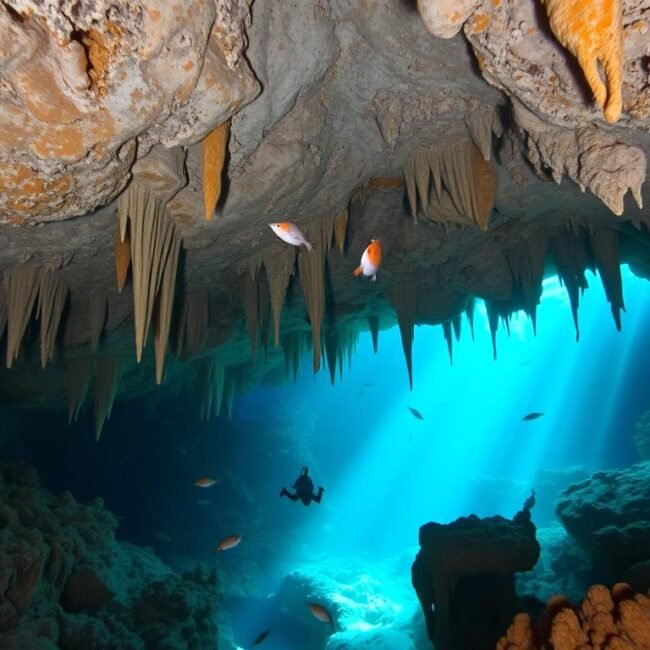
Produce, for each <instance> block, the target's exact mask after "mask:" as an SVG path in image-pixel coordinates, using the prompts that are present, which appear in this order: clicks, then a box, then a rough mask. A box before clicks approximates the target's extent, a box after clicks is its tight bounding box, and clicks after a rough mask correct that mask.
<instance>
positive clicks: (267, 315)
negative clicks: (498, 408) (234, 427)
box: [0, 0, 650, 430]
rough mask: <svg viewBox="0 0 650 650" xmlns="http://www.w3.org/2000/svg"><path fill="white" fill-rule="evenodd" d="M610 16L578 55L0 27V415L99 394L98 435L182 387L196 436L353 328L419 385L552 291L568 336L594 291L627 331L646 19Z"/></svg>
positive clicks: (192, 21) (180, 28)
mask: <svg viewBox="0 0 650 650" xmlns="http://www.w3.org/2000/svg"><path fill="white" fill-rule="evenodd" d="M569 4H573V5H579V4H580V2H579V0H573V1H572V2H570V3H569ZM582 4H583V5H584V6H586V7H588V8H589V7H591V8H592V9H593V7H595V6H596V5H600V4H602V3H600V2H597V1H596V0H594V1H593V2H586V1H583V2H582ZM608 4H610V5H612V6H613V7H614V9H613V10H612V11H614V14H613V15H612V17H611V21H610V23H611V24H610V23H608V24H607V26H606V27H607V33H606V34H604V35H602V36H601V35H600V34H596V36H597V37H598V38H596V37H594V38H592V39H591V41H595V42H596V49H597V48H598V47H600V48H601V50H602V51H600V50H598V51H595V53H594V52H591V51H590V52H587V53H585V52H584V45H583V40H581V38H582V36H584V34H583V32H584V31H585V30H587V31H588V30H589V29H592V28H591V27H590V26H589V25H588V24H587V26H586V27H585V26H584V25H582V26H581V27H580V29H582V30H583V32H580V30H579V29H578V28H577V27H576V26H575V25H573V24H570V23H566V22H562V17H559V18H558V15H557V12H555V13H554V7H555V5H556V3H554V2H552V1H549V2H547V4H546V5H544V4H543V3H540V2H537V1H536V0H524V1H522V0H519V1H516V0H501V1H498V0H486V1H483V2H480V1H476V0H472V1H469V2H455V3H449V2H445V1H441V2H433V1H432V0H419V1H418V2H417V3H416V2H415V1H413V0H358V1H355V0H300V1H296V2H287V1H285V0H255V1H254V2H252V3H251V2H249V1H246V0H209V1H208V2H205V1H199V0H192V1H189V2H188V1H186V0H184V1H183V2H174V1H172V0H169V1H163V0H140V1H138V2H129V3H115V2H110V1H109V0H94V1H92V2H90V0H88V1H84V0H81V1H79V2H69V1H64V0H59V1H56V0H46V1H45V2H36V1H30V0H4V1H3V2H0V30H2V34H3V39H2V43H1V44H0V161H1V165H0V272H1V273H2V277H3V283H2V288H1V289H0V335H2V333H3V331H4V336H3V338H2V343H1V346H0V352H1V354H2V357H3V361H4V358H5V357H6V361H7V364H6V365H8V366H11V368H10V369H2V370H0V395H1V396H2V398H3V399H4V400H5V401H6V402H8V403H10V404H13V405H19V406H32V407H46V408H65V407H66V406H68V408H69V409H70V413H71V417H74V416H75V415H76V413H77V411H78V410H79V409H80V408H81V406H82V404H83V403H84V402H86V401H92V399H93V397H92V395H93V394H94V395H95V397H94V400H95V417H96V424H97V428H98V430H101V425H102V423H103V420H104V419H105V417H107V416H108V414H109V413H110V407H111V404H112V402H113V400H114V399H115V398H118V399H122V398H127V397H132V396H135V395H138V394H142V393H146V392H150V391H153V390H156V391H158V393H159V394H160V395H165V396H166V395H170V394H174V395H176V394H178V393H179V391H182V390H184V389H186V388H187V387H188V386H194V389H191V390H192V392H193V394H194V395H197V396H198V398H199V401H200V402H201V404H202V409H203V413H202V414H203V415H204V416H205V417H207V416H209V415H210V414H211V412H213V411H215V410H219V408H220V407H221V404H222V402H223V404H224V405H226V404H232V398H233V396H234V395H235V394H236V392H237V391H241V390H245V389H246V388H247V387H249V386H251V385H253V384H255V383H257V382H259V381H265V380H268V381H281V380H282V379H283V378H284V376H285V373H286V374H289V375H291V373H292V372H293V370H294V369H295V363H296V359H297V358H298V356H299V355H300V353H301V352H303V351H306V350H307V349H308V348H311V349H313V365H314V369H315V370H316V369H327V368H329V369H330V371H331V373H332V375H334V374H335V373H336V374H338V372H339V371H340V369H341V368H342V363H343V356H345V355H347V354H349V353H350V352H351V350H352V349H353V347H354V342H355V338H356V335H357V334H358V332H359V331H362V330H367V329H369V328H370V329H371V330H374V331H375V332H376V331H377V329H385V328H386V327H389V326H392V325H394V324H395V323H398V322H399V325H400V328H401V331H402V335H403V342H404V346H405V353H406V356H407V359H408V358H409V356H410V351H409V346H410V343H409V339H411V338H412V329H413V326H414V325H415V324H420V323H431V324H442V325H443V327H444V328H445V331H446V334H447V335H448V338H449V339H451V334H449V332H450V331H451V329H452V325H453V326H454V327H456V328H457V327H458V322H459V317H460V316H461V315H462V314H463V313H466V314H468V315H469V314H471V310H472V304H473V300H474V298H481V299H485V300H487V303H486V304H487V307H488V315H489V316H490V318H491V324H492V325H493V329H496V328H497V327H498V325H499V323H503V324H506V325H507V320H508V318H509V315H510V314H511V313H513V312H514V311H517V310H519V309H524V310H525V311H526V312H527V313H528V314H529V316H531V318H532V319H533V320H534V319H535V308H536V305H537V303H538V301H539V297H540V295H541V280H542V278H543V277H544V275H545V274H549V273H555V272H559V274H560V276H561V278H562V280H563V282H564V284H565V285H566V286H567V290H568V291H569V294H570V297H571V299H572V303H573V306H574V308H575V309H576V310H577V302H578V300H579V291H581V290H582V289H583V288H584V286H583V283H584V271H585V270H586V269H592V270H594V269H595V270H597V271H599V273H600V276H601V279H602V281H603V284H604V285H605V290H606V294H607V297H608V300H609V301H610V303H611V306H612V313H613V316H614V323H613V324H612V325H611V326H614V324H616V325H618V320H619V318H620V316H619V313H620V310H621V309H623V308H624V300H623V296H622V291H621V287H620V271H619V266H620V263H623V262H628V263H630V264H631V267H632V269H633V270H634V271H635V272H636V273H638V274H640V275H648V274H650V248H649V246H650V237H649V235H648V223H650V191H649V190H648V185H647V184H644V181H645V177H646V166H647V164H646V161H647V157H648V154H650V0H624V1H622V2H613V3H608ZM592 5H593V7H592ZM454 8H455V9H454ZM452 10H453V11H452ZM616 12H618V13H616ZM586 15H587V18H588V17H589V14H588V13H587V14H586ZM585 20H586V19H585ZM587 23H588V20H587ZM595 29H596V28H595V27H593V30H595ZM594 34H595V32H593V33H591V36H594ZM581 35H582V36H581ZM599 38H600V40H598V39H599ZM617 39H618V40H617ZM591 41H590V42H591ZM612 43H614V46H612ZM617 44H618V45H617ZM617 47H618V49H617ZM605 50H606V51H605ZM574 55H575V56H574ZM596 56H598V57H599V58H600V60H601V61H603V60H606V61H607V62H608V63H607V68H606V69H603V70H601V71H599V70H598V68H596V71H597V74H598V75H602V79H604V82H603V81H601V82H600V83H601V84H602V86H603V87H604V90H602V89H601V90H599V89H598V88H597V84H596V85H594V84H595V82H594V81H593V79H592V80H591V82H590V83H591V84H592V85H593V86H594V87H593V88H592V87H590V84H589V83H588V82H587V80H586V75H587V72H586V71H585V69H586V67H587V64H586V63H585V61H587V60H588V59H589V57H592V58H593V57H596ZM579 62H580V64H579ZM581 64H584V65H583V67H581ZM596 65H597V64H596V63H595V59H594V66H596ZM617 66H618V67H617ZM583 68H584V69H583ZM612 70H613V72H612ZM617 71H618V73H620V74H619V75H618V76H617V74H616V72H617ZM599 78H600V77H599ZM599 92H601V93H604V94H603V95H602V96H601V95H599V94H598V93H599ZM594 94H595V95H596V100H599V101H601V103H602V106H600V105H599V103H598V101H594ZM619 109H620V111H619ZM619 112H620V114H619ZM644 205H645V206H646V207H645V208H644V207H643V206H644ZM276 221H291V222H293V223H295V224H297V225H299V227H300V228H301V229H302V230H303V232H304V233H305V235H306V236H307V238H308V239H309V240H310V241H312V242H314V244H315V248H314V250H313V251H312V252H309V253H308V252H306V251H305V250H300V251H298V250H296V249H294V248H292V247H290V246H289V245H287V244H285V243H283V242H281V241H280V240H279V239H277V238H276V237H275V236H274V234H273V232H272V231H271V230H270V229H269V228H268V226H267V224H268V223H270V222H276ZM374 237H379V238H380V239H381V241H382V243H383V249H384V263H383V266H382V267H381V269H380V272H379V277H378V281H377V282H376V283H372V282H370V281H368V280H367V279H362V278H356V277H354V276H353V275H352V271H353V269H354V268H355V267H356V266H357V264H358V260H359V258H360V256H361V254H362V252H363V250H364V248H365V246H366V245H367V243H368V241H369V240H370V239H371V238H374ZM121 284H123V285H124V286H123V287H122V290H121V291H120V290H119V285H121ZM280 310H281V311H280ZM274 315H275V317H276V319H277V321H278V322H277V324H274ZM607 325H608V326H609V324H607ZM463 326H464V327H466V326H465V324H464V325H463ZM275 327H278V328H279V329H278V344H279V345H278V348H277V349H276V347H275V345H274V343H275V341H274V339H275V332H274V328H275ZM567 329H568V332H567V335H568V336H573V335H574V333H573V332H572V331H571V323H570V320H569V319H567ZM138 332H139V334H138ZM138 336H139V337H140V338H139V342H138V339H137V337H138ZM140 347H141V348H142V352H141V353H140V349H139V348H140ZM138 356H141V361H140V362H139V363H138V361H137V357H138ZM109 360H112V365H111V363H109ZM115 360H117V362H115ZM3 365H5V364H3ZM43 366H45V367H44V369H43ZM325 371H326V370H325ZM157 383H159V384H161V385H160V386H157ZM100 394H101V395H100Z"/></svg>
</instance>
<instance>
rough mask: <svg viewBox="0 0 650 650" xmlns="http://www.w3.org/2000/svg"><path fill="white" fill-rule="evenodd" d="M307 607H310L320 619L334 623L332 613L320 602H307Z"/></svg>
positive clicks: (323, 621)
mask: <svg viewBox="0 0 650 650" xmlns="http://www.w3.org/2000/svg"><path fill="white" fill-rule="evenodd" d="M307 607H309V609H310V610H311V613H312V614H313V615H314V617H315V618H317V619H318V620H319V621H321V622H322V623H329V624H330V625H334V623H333V622H332V615H331V614H330V613H329V612H328V611H327V609H325V607H323V606H322V605H319V604H318V603H307Z"/></svg>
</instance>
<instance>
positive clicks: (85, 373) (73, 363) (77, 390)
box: [66, 357, 95, 424]
mask: <svg viewBox="0 0 650 650" xmlns="http://www.w3.org/2000/svg"><path fill="white" fill-rule="evenodd" d="M94 372H95V361H94V359H93V358H92V357H77V358H74V359H68V361H67V362H66V386H67V393H68V424H71V423H72V422H76V421H77V419H78V418H79V413H80V412H81V409H82V408H83V406H84V404H85V402H86V397H87V396H88V389H89V388H90V382H91V381H92V378H93V375H94Z"/></svg>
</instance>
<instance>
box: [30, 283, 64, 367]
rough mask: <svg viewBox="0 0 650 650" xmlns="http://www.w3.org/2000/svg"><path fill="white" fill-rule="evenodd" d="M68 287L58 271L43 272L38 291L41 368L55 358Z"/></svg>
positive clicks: (37, 310) (37, 312) (37, 311)
mask: <svg viewBox="0 0 650 650" xmlns="http://www.w3.org/2000/svg"><path fill="white" fill-rule="evenodd" d="M67 297H68V286H67V285H66V283H65V282H64V280H63V278H62V277H61V275H59V274H58V273H57V272H56V271H41V273H40V279H39V290H38V307H37V309H36V314H37V317H38V319H39V321H40V325H41V368H45V366H46V365H47V362H48V361H50V360H51V359H53V358H54V347H55V345H56V335H57V333H58V331H59V325H60V323H61V316H62V314H63V307H64V306H65V301H66V299H67Z"/></svg>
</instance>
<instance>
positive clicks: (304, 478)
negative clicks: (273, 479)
mask: <svg viewBox="0 0 650 650" xmlns="http://www.w3.org/2000/svg"><path fill="white" fill-rule="evenodd" d="M292 487H293V489H294V490H295V491H296V493H295V494H291V492H289V490H287V488H282V490H281V491H280V496H281V497H289V498H290V499H291V500H292V501H298V500H300V501H302V502H303V503H304V504H305V505H306V506H308V505H309V504H310V503H311V502H312V501H315V502H316V503H320V500H321V498H322V496H323V492H325V489H324V488H322V487H319V488H318V494H314V483H313V482H312V480H311V479H310V478H309V468H308V467H307V465H305V466H304V467H303V468H302V471H301V472H300V476H299V477H298V478H297V479H296V482H295V483H294V484H293V486H292Z"/></svg>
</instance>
